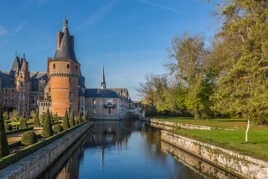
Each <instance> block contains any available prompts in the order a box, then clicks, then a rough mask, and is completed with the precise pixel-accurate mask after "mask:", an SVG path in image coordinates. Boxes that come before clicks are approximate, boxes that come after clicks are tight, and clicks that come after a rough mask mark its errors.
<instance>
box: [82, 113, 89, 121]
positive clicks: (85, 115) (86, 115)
mask: <svg viewBox="0 0 268 179" xmlns="http://www.w3.org/2000/svg"><path fill="white" fill-rule="evenodd" d="M87 117H88V113H87V111H86V112H84V114H83V122H87Z"/></svg>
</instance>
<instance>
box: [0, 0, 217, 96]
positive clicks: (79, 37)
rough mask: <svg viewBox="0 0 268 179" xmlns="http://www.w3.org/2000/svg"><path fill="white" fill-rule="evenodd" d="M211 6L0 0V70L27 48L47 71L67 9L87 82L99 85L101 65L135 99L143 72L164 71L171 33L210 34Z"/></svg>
mask: <svg viewBox="0 0 268 179" xmlns="http://www.w3.org/2000/svg"><path fill="white" fill-rule="evenodd" d="M215 10H216V8H215V6H214V5H212V4H209V3H207V2H205V1H204V0H199V1H198V0H75V1H74V0H1V3H0V70H7V69H10V67H11V64H12V62H13V59H14V57H15V54H18V55H22V54H23V53H26V57H27V59H28V61H29V66H30V71H46V66H47V57H53V56H54V53H55V50H56V41H57V32H58V31H60V30H61V29H62V23H63V19H64V16H65V15H66V16H67V18H68V20H69V29H70V32H71V34H73V35H74V36H75V50H76V56H77V58H78V60H79V62H80V64H81V70H82V73H83V75H84V76H85V77H86V85H87V87H89V88H94V87H100V79H101V67H102V65H104V66H105V73H106V80H107V86H108V87H114V88H116V87H126V88H128V89H129V91H130V94H131V96H132V97H133V98H134V99H135V98H137V94H136V88H137V87H138V86H139V82H142V81H143V79H144V76H145V75H146V74H151V73H154V74H161V73H165V72H166V69H165V68H164V67H163V65H164V64H166V63H168V62H170V61H171V59H169V58H168V50H167V49H168V48H169V47H170V44H171V43H170V42H171V39H172V38H173V37H175V36H182V35H183V34H184V33H185V32H188V33H189V34H201V35H203V36H204V37H205V39H206V40H207V41H209V40H210V39H211V38H212V37H213V34H214V33H215V31H217V30H218V27H219V25H218V24H217V19H216V17H214V16H213V15H212V12H213V11H215Z"/></svg>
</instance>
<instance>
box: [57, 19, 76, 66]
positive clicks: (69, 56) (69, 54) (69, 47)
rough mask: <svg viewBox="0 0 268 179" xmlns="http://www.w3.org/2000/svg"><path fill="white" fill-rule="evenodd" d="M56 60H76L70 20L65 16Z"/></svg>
mask: <svg viewBox="0 0 268 179" xmlns="http://www.w3.org/2000/svg"><path fill="white" fill-rule="evenodd" d="M54 60H74V61H75V62H77V60H76V56H75V53H74V45H73V37H72V36H71V35H70V34H69V29H68V20H67V19H66V18H65V19H64V23H63V29H62V39H61V42H60V47H59V48H57V49H56V53H55V56H54Z"/></svg>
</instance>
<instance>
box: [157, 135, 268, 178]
mask: <svg viewBox="0 0 268 179" xmlns="http://www.w3.org/2000/svg"><path fill="white" fill-rule="evenodd" d="M161 140H163V141H164V142H167V143H169V144H172V145H174V146H176V147H178V148H180V149H182V150H184V151H187V152H189V153H191V154H193V155H195V156H197V157H199V158H201V159H202V160H204V161H207V162H209V163H212V164H214V165H215V166H218V167H220V168H222V169H224V170H226V171H229V172H232V173H235V174H236V175H238V176H242V177H245V178H259V179H264V178H268V162H265V161H262V160H258V159H255V158H252V157H249V156H246V155H241V154H239V153H237V152H234V151H231V150H226V149H223V148H221V147H217V146H214V145H210V144H207V143H203V142H200V141H197V140H194V139H190V138H187V137H183V136H180V135H177V134H173V133H170V132H168V131H164V130H162V131H161Z"/></svg>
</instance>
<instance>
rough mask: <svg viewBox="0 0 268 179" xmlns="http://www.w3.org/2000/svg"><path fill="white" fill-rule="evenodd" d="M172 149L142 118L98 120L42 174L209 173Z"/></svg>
mask: <svg viewBox="0 0 268 179" xmlns="http://www.w3.org/2000/svg"><path fill="white" fill-rule="evenodd" d="M169 149H170V147H169V146H168V145H167V144H163V142H162V149H161V139H160V131H159V130H157V129H154V128H151V127H146V125H145V124H144V123H142V122H140V121H134V122H133V121H132V122H131V121H121V122H118V121H110V122H108V121H107V122H97V123H95V126H94V127H93V128H92V129H90V130H89V132H88V134H87V135H86V136H85V137H83V138H81V139H80V140H79V141H77V143H76V144H74V145H73V147H72V148H71V149H69V150H68V151H67V152H66V153H65V154H64V155H63V156H62V157H60V159H59V160H57V161H56V162H55V164H53V166H51V168H50V169H48V171H46V172H45V173H44V174H43V175H42V176H41V177H40V178H57V179H61V178H71V179H72V178H81V179H87V178H94V179H95V178H96V179H105V178H116V179H121V178H122V179H125V178H127V179H132V178H133V179H134V178H135V179H136V178H138V179H143V178H144V179H149V178H153V179H157V178H163V179H165V178H167V179H173V178H174V179H175V178H182V179H188V178H194V179H196V178H197V179H198V178H204V176H206V175H204V174H202V173H200V169H198V168H199V166H196V165H194V166H191V164H190V165H189V163H188V164H187V162H186V163H185V164H183V160H179V159H178V157H176V156H175V157H173V156H172V155H170V154H169V153H170V151H169ZM180 155H181V153H180ZM175 158H176V159H175ZM186 158H188V157H186ZM194 161H196V160H194ZM194 163H196V162H194ZM197 164H198V165H199V164H201V162H200V161H197ZM187 166H188V167H187ZM196 168H197V169H196ZM210 170H211V169H210ZM213 172H214V173H215V171H213ZM207 176H208V175H207Z"/></svg>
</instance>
